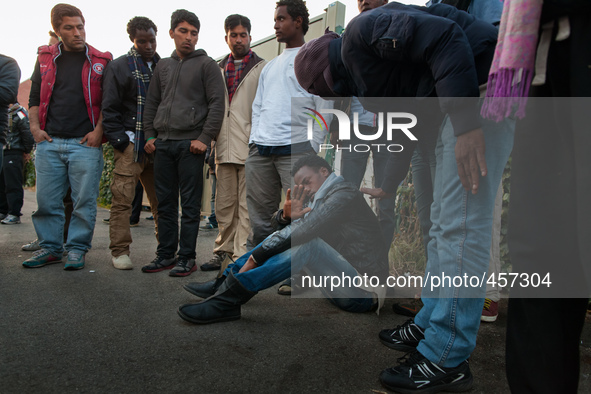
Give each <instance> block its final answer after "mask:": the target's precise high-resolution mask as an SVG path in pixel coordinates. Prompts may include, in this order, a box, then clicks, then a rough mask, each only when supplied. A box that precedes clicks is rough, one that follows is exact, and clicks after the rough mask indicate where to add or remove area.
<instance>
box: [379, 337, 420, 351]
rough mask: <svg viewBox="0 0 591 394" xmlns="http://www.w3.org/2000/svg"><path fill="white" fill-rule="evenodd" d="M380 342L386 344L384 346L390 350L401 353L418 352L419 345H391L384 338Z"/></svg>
mask: <svg viewBox="0 0 591 394" xmlns="http://www.w3.org/2000/svg"><path fill="white" fill-rule="evenodd" d="M380 342H382V344H384V346H387V347H389V348H390V349H394V350H399V351H401V352H406V353H409V352H414V351H415V350H417V346H418V345H419V344H418V343H417V345H416V346H411V345H404V344H402V343H391V342H388V341H384V340H383V339H382V338H380Z"/></svg>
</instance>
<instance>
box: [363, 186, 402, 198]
mask: <svg viewBox="0 0 591 394" xmlns="http://www.w3.org/2000/svg"><path fill="white" fill-rule="evenodd" d="M359 190H360V191H361V193H363V194H368V195H369V198H371V199H374V198H376V199H378V200H381V199H382V198H392V197H394V194H389V193H386V192H385V191H383V190H382V189H381V188H379V187H376V188H371V187H362V188H361V189H359Z"/></svg>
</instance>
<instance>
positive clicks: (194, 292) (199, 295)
mask: <svg viewBox="0 0 591 394" xmlns="http://www.w3.org/2000/svg"><path fill="white" fill-rule="evenodd" d="M183 289H185V290H186V291H188V292H189V293H191V294H193V295H194V296H197V297H199V298H203V299H205V298H209V297H211V296H212V295H214V294H215V293H211V294H205V293H199V292H197V291H195V290H193V289H191V288H190V287H189V286H187V285H183Z"/></svg>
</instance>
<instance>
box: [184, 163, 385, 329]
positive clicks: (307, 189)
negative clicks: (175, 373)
mask: <svg viewBox="0 0 591 394" xmlns="http://www.w3.org/2000/svg"><path fill="white" fill-rule="evenodd" d="M292 174H293V179H294V182H295V185H296V186H294V188H293V193H292V192H291V190H292V189H288V192H287V197H286V201H285V205H284V206H283V209H281V210H279V211H278V212H276V213H275V215H274V216H273V219H272V224H273V225H274V227H275V228H279V230H277V231H275V232H274V233H272V234H271V235H270V236H269V237H267V238H266V239H265V240H264V241H263V242H262V243H260V244H259V245H258V246H257V247H255V248H254V249H253V250H252V251H250V252H248V253H246V254H244V255H242V256H241V257H240V258H239V259H238V260H237V261H236V263H234V264H231V265H229V266H228V268H227V269H226V270H225V272H224V274H223V276H222V277H221V278H219V279H216V280H214V281H210V282H206V283H190V284H188V285H186V286H185V287H184V288H185V290H187V291H189V292H190V293H192V294H195V295H197V296H199V297H202V298H207V299H206V300H205V301H202V302H200V303H197V304H187V305H183V306H181V307H180V308H179V310H178V313H179V315H180V316H181V318H183V319H184V320H187V321H189V322H191V323H196V324H207V323H215V322H220V321H228V320H235V319H239V318H240V305H242V304H244V303H246V302H247V301H248V300H250V299H251V298H252V297H253V296H254V295H256V294H257V292H258V291H260V290H263V289H267V288H269V287H271V286H273V285H275V284H277V283H279V282H281V281H283V280H285V279H286V278H289V277H290V275H291V272H300V271H302V270H304V271H306V273H307V275H304V276H302V282H301V283H302V287H317V288H320V290H321V291H322V293H323V295H324V296H325V297H327V298H328V299H329V300H330V301H331V302H332V303H333V304H335V305H336V306H337V307H339V308H341V309H343V310H345V311H349V312H368V311H371V310H374V309H376V308H378V307H379V306H380V305H381V304H382V302H383V299H384V297H385V293H386V289H385V287H384V286H383V285H384V284H385V282H384V280H385V278H386V276H387V275H388V256H387V252H386V250H385V248H384V247H383V242H384V241H383V238H382V236H381V232H380V229H379V224H378V220H377V218H376V216H375V214H374V213H373V211H372V210H371V208H370V207H369V205H367V203H366V201H365V199H364V197H363V194H362V193H361V192H360V191H359V190H357V188H356V187H355V186H354V185H352V184H351V183H349V182H345V180H344V179H343V178H342V177H340V176H337V175H336V174H334V173H333V172H332V168H331V166H330V165H329V164H328V163H327V162H326V160H324V159H322V158H321V157H319V156H317V155H306V156H303V157H302V158H300V159H298V161H296V163H295V164H294V165H293V167H292ZM307 201H309V204H308V206H307V207H306V206H305V205H304V204H305V203H306V202H307ZM326 278H330V279H328V280H326ZM363 278H366V279H365V281H364V280H363ZM337 279H338V280H342V282H340V283H338V284H337V283H336V280H337ZM322 281H324V282H322ZM208 297H209V298H208Z"/></svg>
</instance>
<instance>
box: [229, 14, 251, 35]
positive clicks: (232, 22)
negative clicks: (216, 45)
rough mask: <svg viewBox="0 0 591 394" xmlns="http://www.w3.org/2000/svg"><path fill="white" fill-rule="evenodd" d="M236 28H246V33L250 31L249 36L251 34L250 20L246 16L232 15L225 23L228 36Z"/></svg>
mask: <svg viewBox="0 0 591 394" xmlns="http://www.w3.org/2000/svg"><path fill="white" fill-rule="evenodd" d="M236 26H244V28H245V29H246V31H248V34H250V19H248V18H247V17H245V16H244V15H239V14H232V15H230V16H228V17H227V18H226V20H225V21H224V29H225V31H226V34H228V32H229V31H230V30H232V29H233V28H235V27H236Z"/></svg>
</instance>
